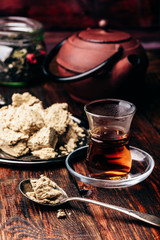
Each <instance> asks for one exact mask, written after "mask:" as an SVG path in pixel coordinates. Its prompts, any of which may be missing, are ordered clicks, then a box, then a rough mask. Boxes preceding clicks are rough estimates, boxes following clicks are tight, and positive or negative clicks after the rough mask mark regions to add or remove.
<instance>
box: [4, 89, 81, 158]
mask: <svg viewBox="0 0 160 240" xmlns="http://www.w3.org/2000/svg"><path fill="white" fill-rule="evenodd" d="M84 137H85V134H84V130H83V129H82V128H81V127H79V126H78V124H77V123H75V122H74V121H73V120H72V119H71V113H70V112H69V111H68V104H67V103H55V104H53V105H51V106H50V107H48V108H46V109H44V108H43V105H42V102H41V101H40V100H39V99H37V98H36V97H34V96H32V95H31V94H30V93H28V92H25V93H23V94H19V93H16V94H13V96H12V104H11V105H8V106H5V107H2V108H1V109H0V148H1V149H2V150H3V151H5V152H6V153H8V154H10V155H13V156H16V157H20V156H23V155H25V154H26V153H29V152H30V153H32V155H34V156H36V157H38V158H40V159H48V158H54V157H55V156H62V155H66V154H68V153H69V152H71V151H73V150H74V149H75V147H76V146H77V141H78V140H79V138H81V140H82V139H83V138H84ZM4 140H5V142H4V143H3V141H4Z"/></svg>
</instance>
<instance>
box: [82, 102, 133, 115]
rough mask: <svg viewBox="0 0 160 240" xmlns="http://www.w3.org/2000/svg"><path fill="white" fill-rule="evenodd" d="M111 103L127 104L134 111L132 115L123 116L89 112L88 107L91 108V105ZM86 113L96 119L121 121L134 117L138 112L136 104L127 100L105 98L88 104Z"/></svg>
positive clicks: (85, 108) (85, 109)
mask: <svg viewBox="0 0 160 240" xmlns="http://www.w3.org/2000/svg"><path fill="white" fill-rule="evenodd" d="M109 101H112V102H123V103H127V104H128V105H130V107H131V110H132V111H131V112H130V113H127V114H123V115H122V116H115V115H103V114H96V113H92V112H91V111H89V110H87V107H88V106H90V105H91V104H94V103H98V102H109ZM84 111H85V112H86V113H88V114H90V115H91V116H94V117H102V118H114V119H121V118H124V117H128V116H130V115H133V114H134V113H135V112H136V106H135V105H134V103H131V102H129V101H127V100H123V99H116V98H104V99H98V100H94V101H91V102H89V103H87V104H86V105H85V106H84Z"/></svg>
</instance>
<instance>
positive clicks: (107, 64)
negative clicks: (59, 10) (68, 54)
mask: <svg viewBox="0 0 160 240" xmlns="http://www.w3.org/2000/svg"><path fill="white" fill-rule="evenodd" d="M66 40H67V38H66V39H64V40H63V41H61V42H60V43H59V44H57V45H56V46H55V47H54V48H53V49H52V50H51V52H50V53H49V54H48V56H47V57H46V59H45V61H44V65H43V72H44V74H45V75H47V76H48V77H51V78H52V79H53V80H54V81H58V82H75V81H79V80H83V79H85V78H88V77H91V76H93V75H94V74H95V73H97V72H99V71H100V70H102V69H103V68H105V69H107V70H109V69H110V68H111V67H112V66H113V64H114V63H115V62H116V61H117V60H118V59H119V58H120V57H121V55H122V52H123V48H122V47H121V46H119V48H118V50H117V51H116V52H115V53H114V54H113V55H112V56H111V57H109V58H107V59H106V60H105V61H104V62H102V63H100V64H99V65H97V66H96V67H94V68H92V69H90V70H88V71H86V72H83V73H79V74H76V75H74V76H66V77H61V76H57V75H55V74H53V73H51V72H50V70H49V64H50V62H51V61H52V59H53V58H54V56H56V54H57V53H58V51H59V49H60V48H61V46H62V45H63V44H64V43H65V41H66Z"/></svg>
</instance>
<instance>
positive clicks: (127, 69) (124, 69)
mask: <svg viewBox="0 0 160 240" xmlns="http://www.w3.org/2000/svg"><path fill="white" fill-rule="evenodd" d="M140 63H141V60H140V57H139V56H138V55H136V54H130V55H128V56H126V57H125V58H123V59H122V60H120V61H119V62H117V63H116V64H115V66H114V69H113V71H112V78H111V79H112V84H113V85H117V84H119V83H120V82H121V80H124V79H126V78H127V77H128V76H129V75H130V74H131V73H132V71H133V70H135V69H136V68H138V66H139V65H140Z"/></svg>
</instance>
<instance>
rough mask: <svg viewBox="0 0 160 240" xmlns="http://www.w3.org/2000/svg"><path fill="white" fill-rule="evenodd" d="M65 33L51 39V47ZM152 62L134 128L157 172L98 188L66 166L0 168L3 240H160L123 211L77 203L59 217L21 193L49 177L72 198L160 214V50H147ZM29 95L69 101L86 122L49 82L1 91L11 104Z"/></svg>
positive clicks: (0, 235)
mask: <svg viewBox="0 0 160 240" xmlns="http://www.w3.org/2000/svg"><path fill="white" fill-rule="evenodd" d="M65 35H66V33H65V34H63V33H56V34H54V33H52V34H47V35H46V43H47V46H48V49H51V48H52V47H53V46H54V45H55V44H56V43H57V42H59V41H60V40H62V39H63V38H64V37H65ZM147 54H148V57H149V60H150V64H149V68H148V72H147V77H146V90H145V93H144V97H143V98H142V99H141V101H140V102H139V103H138V105H137V112H136V115H135V117H134V119H133V124H132V127H131V145H134V146H136V147H138V148H141V149H143V150H145V151H147V152H148V153H149V154H151V155H152V156H153V158H154V160H155V168H154V170H153V172H152V174H151V175H150V176H149V177H148V178H147V179H146V180H145V181H143V182H141V183H139V184H137V185H135V186H132V187H129V188H123V189H102V188H96V187H93V186H90V185H87V184H83V183H82V182H78V181H76V180H75V179H74V178H72V177H71V176H70V175H69V173H68V171H67V169H66V168H65V165H64V164H63V163H62V164H59V165H57V166H54V165H53V166H40V167H32V168H27V167H21V168H19V167H17V166H14V167H13V166H8V165H2V164H0V240H11V239H12V240H20V239H22V240H34V239H39V240H51V239H55V240H64V239H67V240H68V239H69V240H73V239H77V240H93V239H95V240H100V239H109V240H117V239H118V240H119V239H120V240H121V239H126V240H128V239H133V240H142V239H148V240H150V239H152V240H158V239H159V237H160V231H159V228H157V227H152V226H151V225H148V224H145V223H142V222H140V221H138V220H135V219H133V218H131V217H129V216H126V215H124V214H122V213H119V212H116V211H113V210H109V209H105V208H102V207H99V206H96V205H91V204H85V203H78V202H74V203H72V204H71V205H66V206H64V207H63V208H64V209H65V211H66V214H67V217H66V218H64V219H57V209H55V208H51V207H44V206H39V205H37V204H34V203H32V202H30V201H29V200H27V199H26V198H24V197H23V196H22V195H21V194H20V192H19V189H18V184H19V182H20V181H21V180H22V179H25V178H29V177H39V176H40V174H45V175H46V176H48V177H49V178H51V179H53V180H54V181H56V182H57V184H58V185H59V186H60V187H62V188H63V189H64V190H65V191H66V192H67V193H68V195H69V196H82V197H83V196H85V197H88V198H91V199H97V200H99V201H103V202H106V203H111V204H115V205H119V206H122V207H126V208H130V209H134V210H138V211H142V212H148V213H151V214H154V215H157V216H160V200H159V199H160V191H159V184H160V181H159V173H160V94H159V93H160V50H157V49H156V50H147ZM24 91H29V92H30V93H31V94H33V95H35V96H36V97H38V98H40V99H41V100H42V101H43V104H44V107H47V106H50V105H51V104H53V103H55V102H67V103H68V104H69V110H70V112H72V113H73V114H74V115H76V116H78V117H80V118H84V117H85V114H84V111H83V105H82V104H80V103H76V102H75V101H73V100H72V99H71V98H70V97H69V95H68V93H67V92H66V91H65V89H64V88H63V86H62V85H59V84H57V83H53V82H45V83H44V84H41V85H38V86H34V87H33V86H32V87H28V88H6V87H0V92H1V93H2V94H3V95H4V96H5V98H6V101H7V104H10V102H11V96H12V94H13V93H14V92H20V93H22V92H24Z"/></svg>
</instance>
